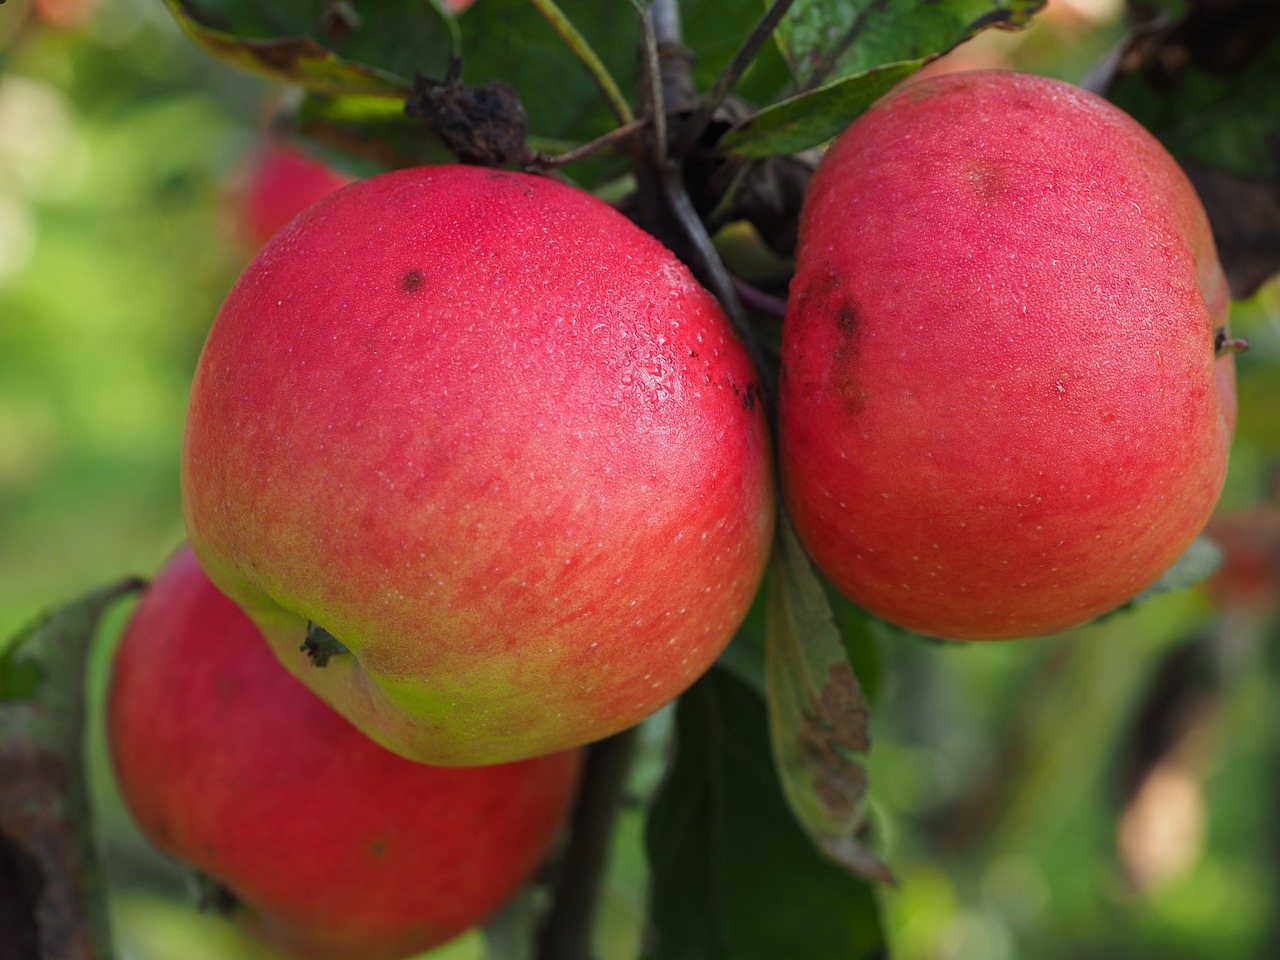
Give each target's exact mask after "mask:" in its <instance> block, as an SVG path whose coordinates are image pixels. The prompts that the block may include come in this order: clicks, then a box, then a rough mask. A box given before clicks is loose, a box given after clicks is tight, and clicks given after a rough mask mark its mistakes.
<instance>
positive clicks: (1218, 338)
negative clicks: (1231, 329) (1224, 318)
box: [1213, 327, 1249, 357]
mask: <svg viewBox="0 0 1280 960" xmlns="http://www.w3.org/2000/svg"><path fill="white" fill-rule="evenodd" d="M1248 349H1249V341H1248V340H1245V339H1243V338H1242V337H1232V336H1228V334H1227V328H1226V327H1219V328H1218V329H1217V332H1216V333H1215V334H1214V337H1213V355H1214V356H1215V357H1220V356H1222V355H1223V354H1224V353H1244V352H1245V351H1246V350H1248Z"/></svg>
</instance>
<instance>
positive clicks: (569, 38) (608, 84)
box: [531, 0, 636, 123]
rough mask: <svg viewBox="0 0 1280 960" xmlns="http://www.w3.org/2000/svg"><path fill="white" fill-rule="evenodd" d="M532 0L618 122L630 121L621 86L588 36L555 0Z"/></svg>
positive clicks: (632, 115)
mask: <svg viewBox="0 0 1280 960" xmlns="http://www.w3.org/2000/svg"><path fill="white" fill-rule="evenodd" d="M531 2H532V3H533V5H534V6H535V7H537V8H538V11H539V12H540V13H541V14H542V15H543V16H544V17H546V18H547V22H548V23H550V24H551V26H553V27H554V28H555V31H556V33H558V34H560V37H561V38H562V39H563V40H564V42H565V44H566V45H567V46H568V47H569V49H570V50H572V51H573V55H574V56H575V57H577V58H578V60H579V61H580V62H581V63H582V65H583V66H584V67H585V68H586V70H587V73H589V74H590V75H591V79H592V80H593V81H594V82H595V85H596V86H597V87H599V88H600V93H601V94H603V96H604V99H605V101H606V102H607V103H608V104H609V109H610V110H612V111H613V115H614V116H615V117H617V119H618V122H619V123H630V122H631V121H632V120H634V119H635V118H636V117H635V114H634V113H632V112H631V105H630V104H629V103H627V98H626V97H624V96H623V95H622V90H620V89H619V88H618V82H617V81H616V80H614V79H613V75H612V74H611V73H609V68H608V67H606V66H605V65H604V61H603V60H601V59H600V57H599V56H598V55H597V54H596V52H595V50H593V49H592V48H591V44H590V43H589V42H587V38H586V37H584V36H583V35H582V33H581V32H580V31H579V30H578V28H577V27H575V26H574V25H573V21H572V20H570V19H569V17H568V16H567V15H566V14H565V12H564V11H563V10H562V9H561V8H560V7H559V6H558V5H557V4H556V2H555V0H531Z"/></svg>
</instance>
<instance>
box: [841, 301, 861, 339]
mask: <svg viewBox="0 0 1280 960" xmlns="http://www.w3.org/2000/svg"><path fill="white" fill-rule="evenodd" d="M836 329H837V330H839V331H840V332H841V333H842V334H844V336H846V337H852V336H853V335H854V334H855V333H857V332H858V312H857V311H856V310H854V309H853V306H852V305H851V304H849V303H846V304H844V306H842V307H840V309H838V310H837V311H836Z"/></svg>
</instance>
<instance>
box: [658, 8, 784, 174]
mask: <svg viewBox="0 0 1280 960" xmlns="http://www.w3.org/2000/svg"><path fill="white" fill-rule="evenodd" d="M793 2H794V0H774V2H773V3H772V4H771V5H770V6H769V9H768V10H766V11H765V13H764V16H762V17H761V18H760V21H759V22H758V23H757V24H756V26H755V29H754V30H752V31H751V34H750V36H748V37H747V39H746V40H744V41H743V42H742V46H740V47H738V51H737V53H735V54H734V55H733V59H732V60H731V61H729V65H728V66H727V67H725V68H724V70H722V71H721V72H720V76H718V77H716V82H715V83H714V84H712V87H711V90H710V92H709V93H708V94H707V95H706V96H705V97H703V98H702V103H701V104H700V105H699V106H698V109H697V111H696V112H695V113H694V114H693V116H691V117H690V118H689V119H688V120H687V121H685V124H684V126H683V127H682V128H681V130H680V136H679V138H678V139H677V140H676V144H675V147H674V149H673V150H672V155H673V156H676V157H683V156H685V154H687V153H688V152H689V151H690V150H692V149H693V146H694V144H696V143H697V142H698V138H699V137H701V136H702V133H703V131H704V130H706V129H707V124H708V123H710V122H711V117H712V116H713V115H714V114H715V112H716V107H718V106H720V104H722V103H723V102H724V101H725V98H726V97H728V96H729V94H730V93H731V92H732V91H733V88H734V86H735V85H736V84H737V82H738V81H739V80H740V79H741V78H742V75H743V74H744V73H746V72H747V68H748V67H749V66H751V64H752V63H753V62H754V61H755V59H756V57H757V56H758V55H759V53H760V50H761V48H763V47H764V45H765V43H766V42H767V41H768V40H769V39H770V38H771V37H772V36H773V31H774V30H775V29H777V26H778V24H779V23H781V22H782V18H783V17H785V16H786V15H787V11H788V10H790V9H791V4H792V3H793Z"/></svg>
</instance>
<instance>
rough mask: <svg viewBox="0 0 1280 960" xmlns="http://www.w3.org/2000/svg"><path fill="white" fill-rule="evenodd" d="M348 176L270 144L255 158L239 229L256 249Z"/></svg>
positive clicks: (242, 207) (246, 189)
mask: <svg viewBox="0 0 1280 960" xmlns="http://www.w3.org/2000/svg"><path fill="white" fill-rule="evenodd" d="M350 182H351V177H349V176H346V175H345V174H342V173H339V172H338V171H336V170H334V169H333V168H331V167H329V166H327V165H325V164H323V163H321V162H320V161H319V160H314V159H312V158H311V157H309V156H307V155H306V154H305V153H302V152H301V151H300V150H297V149H295V148H293V147H289V146H285V145H284V144H279V143H271V144H268V145H266V146H265V147H264V148H263V149H262V150H261V151H260V153H259V154H258V156H256V157H255V158H254V162H253V167H252V169H251V171H250V173H249V177H248V183H247V185H246V188H245V192H244V196H243V197H242V198H241V201H240V203H241V210H242V213H241V219H242V221H243V226H242V230H243V232H244V233H245V234H246V236H247V238H248V240H249V241H250V242H251V243H252V244H253V246H254V247H255V248H257V247H260V246H262V245H263V244H264V243H266V242H267V240H269V239H270V238H271V235H272V234H273V233H275V232H276V231H277V230H279V229H280V228H281V227H283V226H284V225H285V224H286V223H288V222H289V221H290V220H292V219H293V218H294V217H296V216H297V215H298V214H299V213H301V212H302V211H303V210H305V209H306V208H307V207H309V206H311V204H313V203H315V202H316V201H317V200H319V199H320V198H321V197H325V196H328V195H329V194H331V193H333V191H335V190H337V189H338V188H339V187H342V186H346V184H348V183H350Z"/></svg>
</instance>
